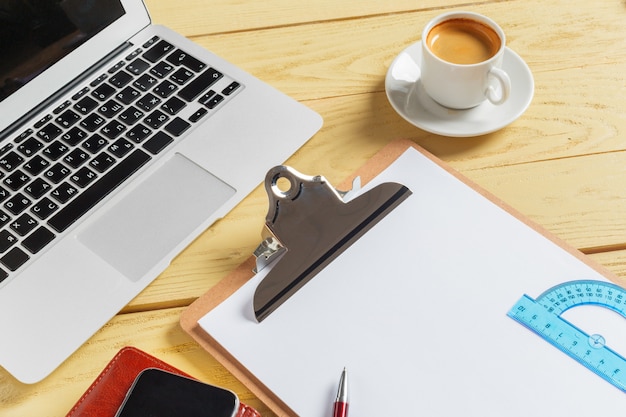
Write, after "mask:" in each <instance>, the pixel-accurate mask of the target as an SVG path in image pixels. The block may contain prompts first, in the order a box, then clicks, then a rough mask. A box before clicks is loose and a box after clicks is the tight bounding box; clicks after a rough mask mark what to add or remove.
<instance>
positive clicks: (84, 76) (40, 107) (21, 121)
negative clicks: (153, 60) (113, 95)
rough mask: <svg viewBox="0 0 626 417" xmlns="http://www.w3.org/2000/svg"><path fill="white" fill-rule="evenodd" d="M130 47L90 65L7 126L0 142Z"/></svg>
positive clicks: (127, 43) (127, 46) (129, 46)
mask: <svg viewBox="0 0 626 417" xmlns="http://www.w3.org/2000/svg"><path fill="white" fill-rule="evenodd" d="M131 47H132V44H131V43H130V42H125V43H123V44H122V45H120V46H118V47H117V48H115V49H114V50H113V51H111V52H110V53H109V54H107V55H106V56H105V57H104V58H102V59H100V60H99V61H98V62H96V63H95V64H94V65H92V66H91V67H90V68H89V69H87V70H86V71H83V73H82V74H81V75H79V76H78V77H76V78H74V79H73V80H72V81H70V82H68V83H67V84H66V85H65V86H63V87H62V88H60V89H59V90H58V91H57V92H56V93H54V94H52V95H51V96H50V97H48V98H47V99H45V100H43V101H42V102H41V103H39V104H38V105H37V106H35V107H34V108H33V109H32V110H30V111H29V112H28V113H26V114H25V115H24V116H22V117H20V118H19V119H17V120H16V121H15V122H14V123H12V124H11V125H9V126H8V127H7V128H6V129H5V130H4V132H2V133H0V142H1V141H3V140H5V139H6V138H7V137H9V136H11V135H13V134H15V132H17V131H19V130H20V128H21V127H22V126H23V125H24V124H27V123H28V122H30V121H31V120H32V119H33V118H34V117H35V116H36V115H37V114H38V113H40V112H41V111H43V110H44V109H45V108H47V107H49V106H50V105H51V104H52V103H54V102H55V101H57V100H59V99H60V98H61V97H63V96H64V95H66V94H67V93H68V92H70V91H71V90H72V89H74V88H75V87H76V86H77V85H80V84H81V83H84V82H85V81H86V80H88V79H89V78H91V77H93V76H94V74H96V73H98V72H99V71H102V67H103V66H104V65H105V64H106V63H108V62H110V61H111V59H112V58H113V57H114V56H116V55H118V54H120V53H122V52H124V51H125V50H126V49H129V48H131Z"/></svg>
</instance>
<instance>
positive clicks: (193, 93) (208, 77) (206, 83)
mask: <svg viewBox="0 0 626 417" xmlns="http://www.w3.org/2000/svg"><path fill="white" fill-rule="evenodd" d="M223 76H224V75H223V74H222V73H220V72H219V71H217V70H215V69H213V68H209V69H208V70H206V71H205V72H203V73H202V74H200V75H199V76H198V77H197V78H196V79H194V80H193V81H191V82H190V83H189V84H188V85H187V86H186V87H185V88H183V89H182V90H180V92H179V93H178V95H179V97H181V98H182V99H183V100H186V101H193V99H195V98H196V97H198V96H199V95H200V94H201V93H202V92H203V91H205V90H206V89H207V88H209V87H210V86H212V85H213V84H215V83H216V82H217V81H218V80H219V79H220V78H222V77H223Z"/></svg>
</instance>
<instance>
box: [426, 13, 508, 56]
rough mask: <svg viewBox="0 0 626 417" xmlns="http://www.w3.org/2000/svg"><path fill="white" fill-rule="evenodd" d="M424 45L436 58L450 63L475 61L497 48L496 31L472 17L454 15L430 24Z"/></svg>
mask: <svg viewBox="0 0 626 417" xmlns="http://www.w3.org/2000/svg"><path fill="white" fill-rule="evenodd" d="M426 45H428V47H429V48H430V50H431V51H432V52H433V53H434V54H435V55H436V56H437V57H439V58H441V59H443V60H444V61H448V62H451V63H453V64H464V65H468V64H477V63H479V62H483V61H486V60H488V59H489V58H491V57H492V56H494V55H495V54H496V53H497V52H498V50H499V49H500V45H501V41H500V37H499V36H498V34H497V33H496V32H495V31H494V30H493V29H492V28H490V27H489V26H487V25H485V24H483V23H481V22H478V21H476V20H472V19H466V18H455V19H450V20H446V21H444V22H441V23H439V24H438V25H436V26H435V27H433V28H432V29H431V30H430V32H428V36H427V37H426Z"/></svg>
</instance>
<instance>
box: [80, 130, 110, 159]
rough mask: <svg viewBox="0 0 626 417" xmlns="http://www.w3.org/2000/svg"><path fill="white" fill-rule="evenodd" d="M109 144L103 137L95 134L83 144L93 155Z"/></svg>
mask: <svg viewBox="0 0 626 417" xmlns="http://www.w3.org/2000/svg"><path fill="white" fill-rule="evenodd" d="M108 144H109V141H108V140H106V139H105V138H103V137H102V136H100V135H98V134H95V135H93V136H92V137H90V138H89V139H87V140H86V141H84V142H83V148H85V149H87V150H88V151H89V152H91V153H92V154H95V153H97V152H98V151H99V150H100V149H102V148H104V147H105V146H107V145H108Z"/></svg>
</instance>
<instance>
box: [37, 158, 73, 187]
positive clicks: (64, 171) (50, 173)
mask: <svg viewBox="0 0 626 417" xmlns="http://www.w3.org/2000/svg"><path fill="white" fill-rule="evenodd" d="M70 172H71V171H70V169H69V168H68V167H66V166H65V165H63V164H61V163H56V164H54V165H53V166H51V167H50V168H49V169H48V170H47V171H46V172H44V174H43V176H44V178H45V179H47V180H49V181H52V182H53V183H55V184H58V183H60V182H61V181H63V179H64V178H65V177H67V176H68V175H70Z"/></svg>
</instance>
